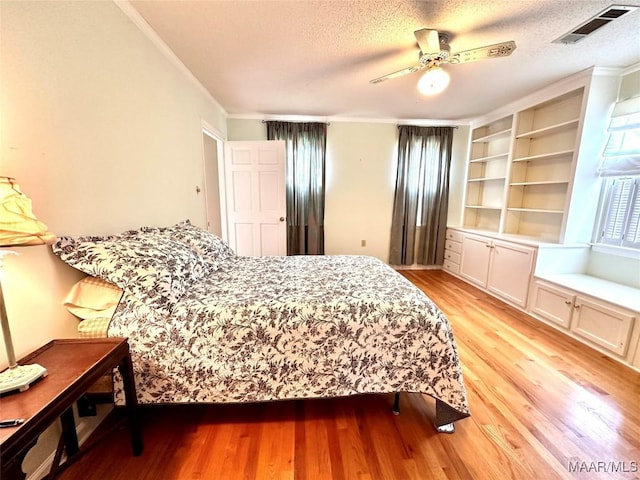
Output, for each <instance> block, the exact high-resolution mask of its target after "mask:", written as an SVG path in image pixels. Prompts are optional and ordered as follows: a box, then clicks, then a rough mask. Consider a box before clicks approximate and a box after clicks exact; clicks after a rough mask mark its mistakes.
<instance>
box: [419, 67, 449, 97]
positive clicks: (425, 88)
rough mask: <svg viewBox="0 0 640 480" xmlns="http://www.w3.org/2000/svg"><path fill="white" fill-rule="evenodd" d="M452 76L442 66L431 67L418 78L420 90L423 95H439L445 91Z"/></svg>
mask: <svg viewBox="0 0 640 480" xmlns="http://www.w3.org/2000/svg"><path fill="white" fill-rule="evenodd" d="M449 81H450V77H449V74H448V73H447V72H445V71H444V70H443V69H442V68H440V67H433V68H430V69H429V70H427V71H426V72H425V74H424V75H422V77H421V78H420V80H418V91H419V92H420V93H421V94H423V95H437V94H438V93H442V92H444V90H445V89H446V88H447V86H448V85H449Z"/></svg>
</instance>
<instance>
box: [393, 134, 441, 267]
mask: <svg viewBox="0 0 640 480" xmlns="http://www.w3.org/2000/svg"><path fill="white" fill-rule="evenodd" d="M398 129H399V135H398V169H397V174H396V190H395V197H394V201H393V218H392V221H391V245H390V251H389V263H391V264H392V265H412V264H413V263H419V264H422V265H442V263H443V260H444V244H445V234H446V227H447V207H448V197H449V168H450V166H451V145H452V142H453V128H452V127H416V126H411V125H401V126H399V127H398ZM418 212H420V218H419V219H418ZM418 220H419V221H418ZM417 225H420V226H421V228H420V229H419V235H418V254H417V258H415V259H414V252H415V238H416V227H417Z"/></svg>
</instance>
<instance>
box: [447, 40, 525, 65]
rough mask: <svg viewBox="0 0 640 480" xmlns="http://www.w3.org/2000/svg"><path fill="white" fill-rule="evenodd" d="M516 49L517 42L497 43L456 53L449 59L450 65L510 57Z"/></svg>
mask: <svg viewBox="0 0 640 480" xmlns="http://www.w3.org/2000/svg"><path fill="white" fill-rule="evenodd" d="M515 49H516V42H514V41H513V40H512V41H510V42H502V43H496V44H494V45H487V46H485V47H480V48H474V49H472V50H465V51H463V52H457V53H454V54H453V55H451V57H450V58H449V63H467V62H475V61H476V60H483V59H485V58H494V57H508V56H509V55H511V54H512V53H513V51H514V50H515Z"/></svg>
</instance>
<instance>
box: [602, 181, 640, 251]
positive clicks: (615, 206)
mask: <svg viewBox="0 0 640 480" xmlns="http://www.w3.org/2000/svg"><path fill="white" fill-rule="evenodd" d="M639 190H640V177H635V178H631V177H626V178H615V179H612V180H611V184H610V186H609V192H608V195H607V202H606V204H605V217H604V221H603V228H602V232H601V239H600V241H601V242H602V243H607V244H610V245H619V246H623V247H631V248H640V195H639V193H638V191H639Z"/></svg>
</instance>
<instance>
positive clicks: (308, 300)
mask: <svg viewBox="0 0 640 480" xmlns="http://www.w3.org/2000/svg"><path fill="white" fill-rule="evenodd" d="M108 333H109V336H122V337H128V338H129V343H130V346H131V351H132V359H133V366H134V376H135V380H136V387H137V395H138V401H139V402H140V403H143V404H148V403H182V402H223V403H227V402H259V401H268V400H279V399H300V398H313V397H337V396H345V395H353V394H360V393H392V392H420V393H424V394H427V395H430V396H432V397H434V398H435V399H436V400H438V401H439V402H443V403H444V404H446V406H448V407H451V409H449V408H448V407H447V409H448V410H450V413H451V412H453V415H452V416H451V415H450V416H449V421H453V420H456V419H458V418H463V417H466V416H468V414H469V410H468V405H467V400H466V394H465V388H464V382H463V378H462V371H461V368H460V364H459V361H458V354H457V351H456V346H455V342H454V338H453V334H452V331H451V327H450V325H449V323H448V321H447V319H446V318H445V316H444V315H443V314H442V312H441V311H440V310H439V309H438V308H437V307H436V306H435V305H434V304H433V302H432V301H431V300H430V299H429V298H427V297H426V296H425V295H424V293H422V292H421V291H420V290H419V289H418V288H417V287H415V286H414V285H413V284H411V282H409V281H408V280H407V279H405V278H404V277H403V276H401V275H399V274H398V273H397V272H395V271H394V270H393V269H392V268H390V267H389V266H387V265H385V264H384V263H383V262H381V261H379V260H377V259H375V258H372V257H364V256H290V257H232V258H229V259H227V260H225V261H224V262H222V263H221V264H220V268H219V269H218V270H217V271H215V272H213V273H211V274H210V275H207V276H206V277H204V278H203V279H201V280H200V281H198V282H196V283H194V284H193V285H191V287H190V288H189V290H188V291H187V292H186V294H185V295H184V296H183V297H182V298H181V299H180V300H179V301H178V302H177V303H176V304H175V305H174V306H173V308H172V310H171V312H170V313H169V314H167V313H166V312H164V313H158V312H154V311H152V310H151V309H150V308H149V307H147V306H145V305H144V304H142V303H141V302H140V301H138V300H137V299H136V298H135V297H133V296H132V295H125V297H124V298H123V300H122V301H121V302H120V305H119V306H118V309H117V311H116V314H115V315H114V317H113V319H112V321H111V324H110V326H109V331H108Z"/></svg>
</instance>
